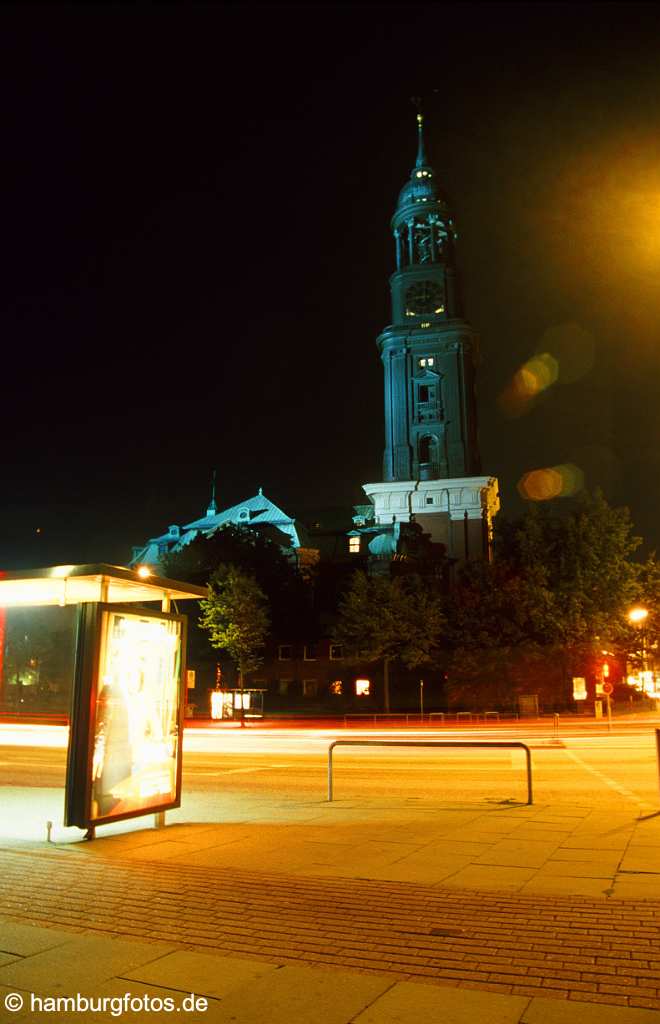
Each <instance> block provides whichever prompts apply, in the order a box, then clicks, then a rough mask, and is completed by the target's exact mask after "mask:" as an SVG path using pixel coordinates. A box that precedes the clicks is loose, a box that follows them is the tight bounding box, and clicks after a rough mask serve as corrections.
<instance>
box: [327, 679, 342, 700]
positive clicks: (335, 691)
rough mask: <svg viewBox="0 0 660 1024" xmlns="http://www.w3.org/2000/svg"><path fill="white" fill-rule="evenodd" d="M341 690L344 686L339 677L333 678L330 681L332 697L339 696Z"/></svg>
mask: <svg viewBox="0 0 660 1024" xmlns="http://www.w3.org/2000/svg"><path fill="white" fill-rule="evenodd" d="M343 692H344V686H343V683H342V681H341V679H335V680H334V681H333V682H332V683H330V693H331V694H332V695H333V697H341V695H342V693H343Z"/></svg>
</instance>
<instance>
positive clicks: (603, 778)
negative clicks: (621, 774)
mask: <svg viewBox="0 0 660 1024" xmlns="http://www.w3.org/2000/svg"><path fill="white" fill-rule="evenodd" d="M565 753H566V755H567V757H570V759H571V761H573V762H574V763H575V764H577V765H579V766H580V768H584V769H585V771H588V772H590V773H591V774H592V775H594V776H595V777H596V778H597V779H598V780H599V781H600V782H604V783H605V785H606V786H609V787H610V789H613V790H614V791H615V792H616V793H618V794H619V795H620V796H625V797H626V799H627V800H632V801H633V803H636V804H637V806H638V807H641V808H642V809H643V810H645V811H648V810H656V808H655V807H654V806H653V805H652V804H649V803H647V801H646V800H640V798H639V797H638V796H636V795H635V794H634V793H633V792H632V791H631V790H629V789H626V787H625V786H620V785H619V783H618V782H615V781H614V779H611V778H610V777H609V775H605V773H604V772H601V771H599V770H598V768H592V766H591V765H590V764H587V762H586V761H583V759H582V758H581V757H580V756H579V754H576V753H574V751H572V750H568V749H565Z"/></svg>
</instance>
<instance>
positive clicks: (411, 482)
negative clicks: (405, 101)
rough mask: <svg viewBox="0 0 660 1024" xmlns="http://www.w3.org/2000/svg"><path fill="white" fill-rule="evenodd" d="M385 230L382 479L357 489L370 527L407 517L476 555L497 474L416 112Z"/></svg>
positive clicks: (494, 505) (444, 222) (483, 548)
mask: <svg viewBox="0 0 660 1024" xmlns="http://www.w3.org/2000/svg"><path fill="white" fill-rule="evenodd" d="M391 228H392V233H393V236H394V252H395V267H396V268H395V270H394V273H393V274H392V276H391V278H390V291H391V303H392V323H391V324H390V325H389V326H387V327H386V328H385V329H384V330H383V331H382V333H381V334H380V336H379V338H378V342H377V344H378V349H379V352H380V356H381V360H382V363H383V370H384V382H385V451H384V455H383V482H382V483H375V484H365V485H364V491H365V493H366V494H367V496H368V497H369V499H370V500H371V501H372V503H373V504H374V506H375V509H374V512H375V521H376V525H379V524H383V525H384V524H386V523H389V524H392V523H394V524H396V523H398V522H406V521H409V520H410V518H411V516H414V517H415V519H416V520H417V522H419V523H420V525H421V526H422V527H423V529H424V530H425V531H426V532H428V533H430V534H431V536H432V538H433V540H435V541H439V542H442V543H444V544H445V545H446V546H447V549H448V552H449V554H450V555H452V556H453V557H457V558H474V557H482V556H483V555H484V554H487V552H488V546H489V538H490V524H491V520H492V517H493V515H495V513H496V512H497V510H498V508H499V500H498V493H497V491H498V487H497V480H496V479H495V478H494V477H487V476H481V460H480V456H479V448H478V436H477V415H476V399H475V391H474V385H475V369H476V361H477V353H478V340H477V336H476V334H475V332H474V330H473V329H472V327H471V325H470V324H469V323H468V322H467V320H465V319H464V318H463V308H462V304H461V298H460V289H459V287H458V280H457V272H456V260H455V242H456V239H457V235H456V231H455V228H454V223H453V220H452V218H451V215H450V211H449V206H448V204H447V202H446V200H445V198H444V196H443V195H442V193H441V191H440V189H439V187H438V184H437V181H436V176H435V172H434V170H433V168H432V166H431V164H430V163H429V160H428V157H427V154H426V146H425V139H424V119H423V116H422V114H421V113H418V114H417V158H416V160H415V164H414V167H413V168H412V171H411V174H410V178H409V179H408V181H407V182H406V183H405V185H404V186H403V188H402V189H401V192H400V193H399V198H398V202H397V205H396V209H395V211H394V216H393V217H392V221H391ZM422 516H423V518H420V517H422ZM370 546H371V545H370Z"/></svg>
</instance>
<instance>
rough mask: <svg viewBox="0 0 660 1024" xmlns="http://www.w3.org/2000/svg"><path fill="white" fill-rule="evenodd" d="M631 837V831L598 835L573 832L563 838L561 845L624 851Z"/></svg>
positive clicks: (582, 848)
mask: <svg viewBox="0 0 660 1024" xmlns="http://www.w3.org/2000/svg"><path fill="white" fill-rule="evenodd" d="M629 839H630V833H627V834H626V835H618V834H616V835H605V836H596V835H594V833H593V832H587V833H583V834H582V835H576V834H573V835H572V836H570V837H568V838H566V839H563V840H562V843H561V846H562V849H564V850H593V849H597V850H612V851H614V850H620V851H621V852H622V853H623V851H624V850H625V849H626V847H627V845H628V841H629Z"/></svg>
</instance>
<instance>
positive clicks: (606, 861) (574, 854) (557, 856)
mask: <svg viewBox="0 0 660 1024" xmlns="http://www.w3.org/2000/svg"><path fill="white" fill-rule="evenodd" d="M551 859H552V860H564V861H578V862H580V861H583V862H585V861H600V862H601V863H602V864H603V865H604V866H605V865H606V866H607V867H608V868H612V869H615V868H617V867H618V866H619V864H620V862H621V853H620V852H619V851H618V850H598V849H597V848H595V847H594V848H593V849H588V848H586V847H585V848H581V849H571V848H567V847H565V846H558V847H557V849H556V850H555V852H554V853H553V855H552V858H551Z"/></svg>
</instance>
